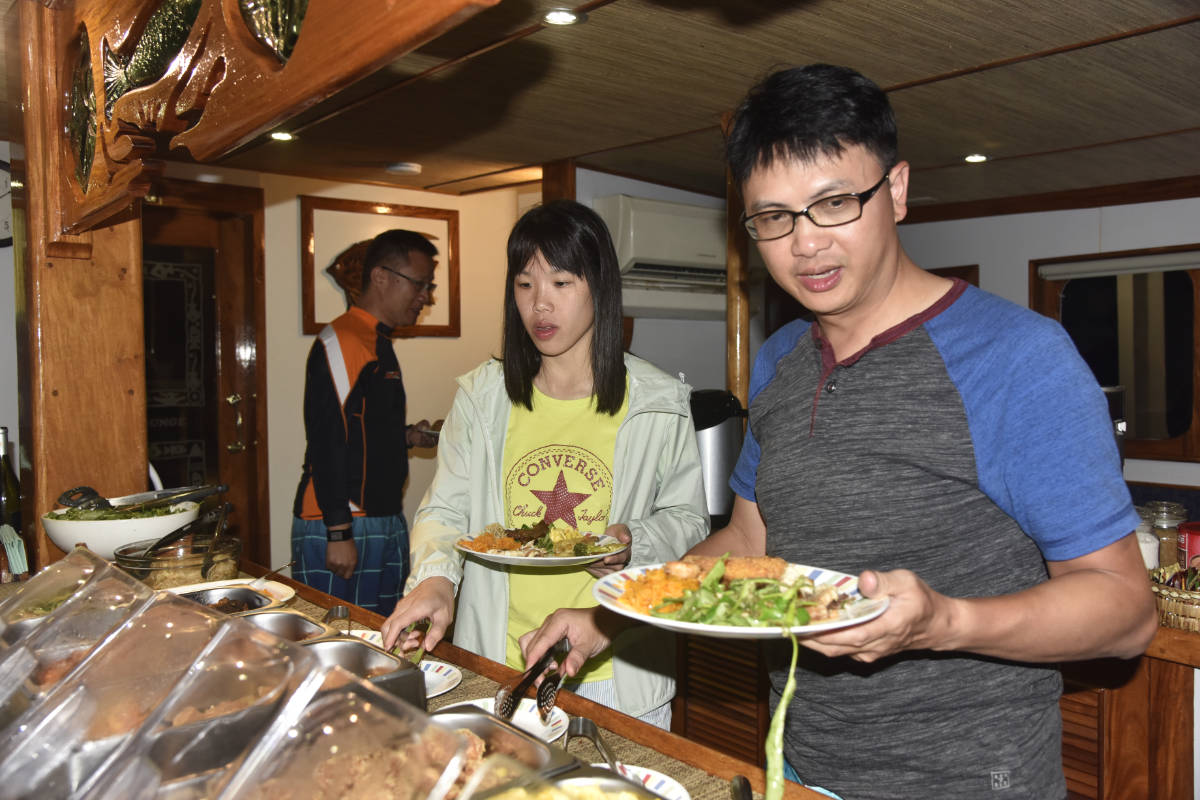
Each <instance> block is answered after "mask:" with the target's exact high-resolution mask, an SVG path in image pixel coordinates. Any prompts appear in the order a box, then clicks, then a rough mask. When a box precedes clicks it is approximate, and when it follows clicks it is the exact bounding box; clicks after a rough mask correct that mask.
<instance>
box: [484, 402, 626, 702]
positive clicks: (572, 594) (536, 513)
mask: <svg viewBox="0 0 1200 800" xmlns="http://www.w3.org/2000/svg"><path fill="white" fill-rule="evenodd" d="M628 410H629V393H628V392H626V393H625V403H624V404H623V405H622V406H621V410H620V411H618V412H617V413H616V414H615V415H611V416H610V415H608V414H599V413H597V412H596V408H595V403H594V399H593V398H591V397H584V398H581V399H579V400H556V399H554V398H552V397H547V396H546V395H544V394H542V393H541V392H539V391H538V390H537V389H536V388H535V389H534V390H533V411H530V410H529V409H527V408H524V407H523V406H514V407H513V410H512V413H511V414H510V415H509V418H508V432H507V436H506V438H505V440H504V473H503V474H504V478H503V484H504V486H503V491H504V511H505V514H506V515H507V519H506V521H505V527H508V528H516V527H520V526H521V525H534V524H536V523H538V522H540V521H541V520H542V518H543V517H546V518H547V522H549V523H550V524H551V525H553V526H555V527H560V528H561V527H570V528H574V529H575V530H577V531H579V532H580V533H592V534H596V535H599V534H602V533H604V530H605V528H607V527H608V512H609V508H610V507H611V505H612V462H613V451H614V449H615V447H616V442H617V428H618V427H619V426H620V424H621V421H622V420H624V419H625V414H626V413H627V412H628ZM508 572H509V578H508V598H509V602H508V637H507V646H506V649H505V661H506V662H507V663H508V665H509V666H510V667H513V668H515V669H522V670H523V669H525V659H524V658H523V657H522V656H521V648H520V645H518V643H517V640H518V639H519V638H520V637H521V635H522V634H525V633H528V632H529V631H531V630H533V629H534V628H537V627H538V626H539V625H541V624H542V622H543V621H544V620H545V619H546V616H547V615H549V614H550V613H551V612H552V611H555V610H556V609H559V608H590V607H591V606H594V605H596V600H595V598H593V597H592V586H593V585H594V584H595V583H596V579H595V578H593V577H592V576H591V575H590V574H589V573H588V572H587V570H585V569H583V568H582V567H564V568H561V569H534V568H526V567H509V568H508ZM578 677H580V678H582V679H583V680H584V681H599V680H607V679H609V678H611V677H612V661H611V658H610V654H609V653H608V652H604V653H601V654H600V655H599V656H596V657H595V658H593V659H591V660H590V661H588V662H587V664H585V665H584V668H583V670H581V671H580V673H579V676H578Z"/></svg>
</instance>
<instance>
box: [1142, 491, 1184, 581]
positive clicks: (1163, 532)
mask: <svg viewBox="0 0 1200 800" xmlns="http://www.w3.org/2000/svg"><path fill="white" fill-rule="evenodd" d="M1145 507H1146V510H1147V511H1149V512H1150V514H1151V519H1152V521H1153V525H1154V535H1155V536H1156V537H1157V538H1158V563H1159V566H1163V567H1165V566H1166V565H1168V564H1178V563H1179V523H1181V522H1185V521H1186V520H1187V509H1186V508H1184V507H1183V505H1182V504H1181V503H1172V502H1170V501H1167V500H1151V501H1150V502H1149V503H1147V504H1146V506H1145ZM1184 566H1186V565H1184Z"/></svg>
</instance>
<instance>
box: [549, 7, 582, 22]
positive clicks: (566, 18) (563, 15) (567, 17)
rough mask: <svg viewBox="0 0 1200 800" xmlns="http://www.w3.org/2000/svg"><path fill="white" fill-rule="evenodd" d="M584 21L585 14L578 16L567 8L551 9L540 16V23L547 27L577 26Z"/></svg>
mask: <svg viewBox="0 0 1200 800" xmlns="http://www.w3.org/2000/svg"><path fill="white" fill-rule="evenodd" d="M585 19H587V15H586V14H578V13H576V12H574V11H572V10H571V9H569V8H552V9H550V10H549V11H547V12H546V13H545V14H543V15H542V22H544V23H546V24H547V25H578V24H579V23H581V22H583V21H584V20H585Z"/></svg>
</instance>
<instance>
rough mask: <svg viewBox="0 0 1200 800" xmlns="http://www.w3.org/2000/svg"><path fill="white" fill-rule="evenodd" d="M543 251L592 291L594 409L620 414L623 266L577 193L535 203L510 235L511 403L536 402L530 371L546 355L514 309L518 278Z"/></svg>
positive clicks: (507, 352)
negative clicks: (577, 199) (573, 197)
mask: <svg viewBox="0 0 1200 800" xmlns="http://www.w3.org/2000/svg"><path fill="white" fill-rule="evenodd" d="M538 253H541V254H542V257H543V258H544V259H545V260H546V263H548V264H549V265H550V266H551V267H553V268H554V269H557V270H564V271H566V272H569V273H571V274H572V275H577V276H579V277H581V278H583V280H584V281H585V282H586V283H587V286H588V290H589V291H590V292H591V295H592V310H593V312H594V315H595V321H594V322H593V327H592V392H593V394H594V395H595V397H596V410H597V411H599V412H600V413H602V414H610V415H611V414H616V413H617V412H618V411H620V410H621V405H622V403H624V401H625V361H624V355H623V351H622V347H621V341H622V317H623V314H622V309H621V270H620V267H619V266H618V265H617V253H616V250H615V249H614V248H613V243H612V237H611V236H610V235H609V232H608V227H607V226H606V225H605V224H604V220H602V219H600V217H599V215H598V214H596V212H595V211H592V209H590V208H588V207H587V206H585V205H582V204H580V203H576V202H574V201H573V200H554V201H551V202H549V203H546V204H544V205H540V206H535V207H534V208H531V209H530V210H529V211H527V212H525V214H524V215H523V216H522V217H521V218H520V219H519V220H517V224H516V225H514V226H513V229H512V232H511V233H510V234H509V236H508V273H507V276H506V281H507V283H506V284H505V287H504V353H503V356H502V360H503V362H504V386H505V389H506V390H507V391H508V397H509V399H510V400H512V402H513V404H514V405H522V406H525V407H526V408H528V409H532V408H533V378H534V376H535V375H537V373H538V369H540V368H541V365H542V354H541V353H540V352H539V351H538V349H537V347H535V346H534V344H533V340H532V339H530V338H529V333H528V331H526V330H525V325H524V323H522V321H521V313H520V311H518V310H517V300H516V296H515V293H514V291H513V284H514V282H515V281H516V277H517V274H518V273H520V272H521V271H522V270H524V269H525V267H526V266H528V264H529V262H530V261H531V260H532V259H533V257H534V256H535V255H537V254H538Z"/></svg>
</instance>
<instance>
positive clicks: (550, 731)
mask: <svg viewBox="0 0 1200 800" xmlns="http://www.w3.org/2000/svg"><path fill="white" fill-rule="evenodd" d="M495 702H496V701H495V699H494V698H491V697H481V698H479V699H478V700H467V701H466V702H464V703H455V704H453V705H449V706H446V708H461V707H463V706H475V707H476V708H482V709H483V710H484V711H486V712H488V713H489V714H494V713H496V712H495ZM510 721H511V722H512V724H513V725H515V726H516V727H518V728H520V729H521V730H523V731H525V732H526V733H529V734H532V735H534V736H536V737H538V738H539V739H541V740H542V741H544V742H556V741H558V740H559V739H561V738H562V735H563V734H564V733H566V732H567V712H565V711H563V710H562V709H561V708H559V707H558V706H555V707H554V709H553V710H552V711H551V712H550V720H549V721H548V722H542V718H541V717H540V716H539V715H538V710H537V701H536V700H534V699H533V698H532V697H524V698H522V699H521V702H520V703H518V704H517V710H516V711H514V712H513V715H512V719H511V720H510Z"/></svg>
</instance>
